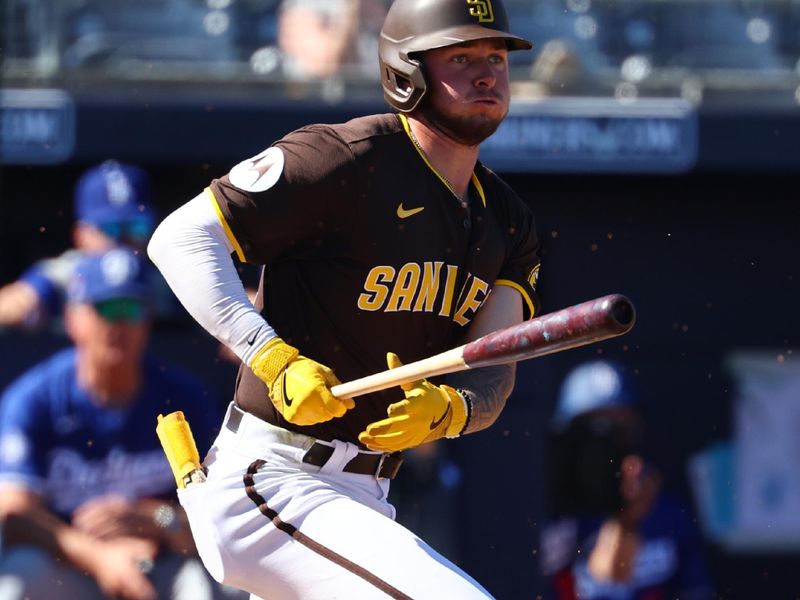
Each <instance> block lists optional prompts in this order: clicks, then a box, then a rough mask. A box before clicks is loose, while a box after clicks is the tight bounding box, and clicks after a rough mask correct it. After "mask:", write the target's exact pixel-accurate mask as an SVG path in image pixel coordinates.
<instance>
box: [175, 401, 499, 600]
mask: <svg viewBox="0 0 800 600" xmlns="http://www.w3.org/2000/svg"><path fill="white" fill-rule="evenodd" d="M238 410H239V409H238V408H236V407H235V406H233V404H231V406H229V408H228V414H227V415H226V417H225V418H226V424H227V423H228V422H230V420H231V414H232V411H238ZM239 417H241V419H240V418H239ZM236 421H237V424H238V426H237V427H236V428H235V429H236V430H235V431H234V430H233V428H229V427H228V426H227V425H223V427H222V430H221V432H220V434H219V437H218V438H217V440H216V442H215V443H214V445H213V446H212V448H211V450H210V451H209V453H208V456H207V457H206V460H205V465H206V467H207V468H208V480H207V481H206V482H205V483H200V484H195V485H192V486H190V487H188V488H186V489H183V490H179V497H180V501H181V504H182V505H183V507H184V509H185V510H186V513H187V515H188V516H189V521H190V524H191V528H192V533H193V535H194V539H195V542H196V544H197V548H198V551H199V553H200V556H201V558H202V560H203V563H204V564H205V566H206V568H207V569H208V570H209V572H210V573H211V575H212V576H213V577H214V578H215V579H216V580H217V581H220V582H224V583H226V584H228V585H230V586H233V587H237V588H240V589H242V590H246V591H248V592H250V593H251V594H252V595H253V596H256V597H260V598H263V599H265V600H333V599H340V600H364V599H385V598H402V599H409V598H413V599H414V600H427V599H430V600H442V599H444V598H458V599H459V600H473V599H480V600H486V599H487V598H491V596H490V595H489V593H488V592H487V591H486V590H484V589H483V588H482V587H481V586H480V585H479V584H478V583H477V582H476V581H474V580H473V579H472V578H471V577H469V575H467V574H466V573H464V572H463V571H462V570H461V569H459V568H458V567H457V566H455V565H454V564H453V563H451V562H450V561H448V560H447V559H446V558H444V557H443V556H441V555H440V554H438V553H437V552H436V551H435V550H433V549H432V548H431V547H430V546H428V545H427V544H426V543H425V542H424V541H422V540H421V539H420V538H418V537H417V536H416V535H414V534H413V533H412V532H411V531H409V530H408V529H406V528H405V527H403V526H401V525H399V524H398V523H396V522H395V521H394V520H393V519H394V508H393V507H392V505H391V504H389V503H388V502H387V499H386V496H387V493H388V491H389V481H388V480H385V479H380V480H379V479H376V478H375V477H374V476H372V475H359V474H353V473H346V472H343V471H342V468H343V466H344V465H345V464H347V462H348V461H349V460H350V458H352V457H353V456H354V455H355V454H356V453H357V452H358V448H357V447H356V446H355V445H354V444H350V443H346V442H340V441H336V442H332V443H331V444H330V445H332V446H333V447H334V452H333V454H332V455H331V458H330V459H329V460H328V461H327V463H326V464H325V465H323V466H322V467H315V466H312V465H309V464H306V463H303V462H302V457H303V454H304V453H305V451H306V450H307V449H308V448H310V447H311V445H312V444H313V443H314V442H315V441H316V440H314V439H313V438H310V437H308V436H305V435H301V434H297V433H293V432H289V431H287V430H285V429H281V428H278V427H275V426H272V425H270V424H268V423H265V422H264V421H262V420H260V419H258V418H257V417H254V416H252V415H249V414H247V413H245V414H244V415H237V419H236ZM400 476H401V477H402V475H400Z"/></svg>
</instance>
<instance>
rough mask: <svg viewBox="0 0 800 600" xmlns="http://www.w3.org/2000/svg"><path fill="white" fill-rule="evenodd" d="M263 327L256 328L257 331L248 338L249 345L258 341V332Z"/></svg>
mask: <svg viewBox="0 0 800 600" xmlns="http://www.w3.org/2000/svg"><path fill="white" fill-rule="evenodd" d="M261 327H264V326H263V325H262V326H261ZM261 327H259V328H258V329H256V332H255V333H254V334H253V335H251V336H250V337H249V338H248V340H247V345H248V346H252V345H253V344H255V343H256V336H257V335H258V332H259V331H261Z"/></svg>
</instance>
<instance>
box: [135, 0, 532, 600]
mask: <svg viewBox="0 0 800 600" xmlns="http://www.w3.org/2000/svg"><path fill="white" fill-rule="evenodd" d="M379 46H380V49H379V65H380V72H381V78H382V83H383V91H384V97H385V98H386V100H387V101H388V103H389V104H390V105H391V106H392V108H394V109H395V110H396V111H398V112H395V113H387V114H375V115H367V116H364V117H360V118H357V119H353V120H352V121H350V122H347V123H339V124H315V125H309V126H307V127H302V128H300V129H298V130H296V131H293V132H291V133H289V134H288V135H286V136H284V137H283V138H282V139H280V140H278V141H277V142H275V143H274V144H272V145H271V146H270V147H268V148H266V149H265V150H264V151H263V152H261V153H259V154H258V155H256V156H254V157H252V158H250V159H246V160H243V161H242V162H240V163H239V164H238V165H236V166H234V167H233V169H231V171H230V172H229V173H228V174H227V175H223V176H222V177H220V178H219V179H215V180H213V181H212V182H211V183H210V185H209V187H208V188H207V189H206V190H205V191H203V192H202V193H200V194H199V195H197V196H196V197H195V198H194V199H193V200H190V201H189V202H187V203H186V204H184V205H183V206H181V207H180V208H178V209H177V210H176V211H175V212H173V213H172V214H171V215H170V216H168V217H167V218H166V219H165V220H164V221H163V222H162V223H161V224H160V225H159V226H158V228H157V229H156V232H155V233H154V235H153V239H152V240H151V242H150V244H149V246H148V252H149V254H150V256H151V258H152V259H153V261H154V262H155V263H156V265H157V266H158V267H159V268H160V269H161V271H162V273H163V274H164V276H165V279H166V280H167V281H168V282H169V284H170V286H171V287H172V289H173V291H174V292H175V294H176V296H177V297H178V298H179V299H180V300H181V302H182V303H183V304H184V305H185V306H186V308H187V309H188V311H189V312H190V313H191V314H192V316H193V317H194V318H195V319H196V320H197V321H198V322H199V323H200V324H201V325H203V327H205V328H206V330H208V331H209V333H211V334H212V335H214V336H216V337H217V338H218V339H219V340H220V341H221V342H223V343H224V344H226V345H227V346H228V347H230V348H231V350H233V351H234V352H235V354H236V355H237V356H238V357H239V358H240V359H241V361H242V367H241V368H240V370H239V377H238V379H237V383H236V391H235V403H234V404H232V405H231V406H230V407H229V410H228V415H227V417H226V420H225V423H224V426H223V428H222V430H221V432H220V436H219V437H218V438H217V440H216V442H215V444H214V446H213V447H212V450H211V451H210V452H209V455H208V456H207V457H206V459H205V466H206V467H207V469H208V478H207V480H206V481H205V482H204V483H201V484H197V485H193V486H191V487H187V488H185V489H181V490H179V496H180V499H181V503H182V505H183V506H184V508H185V509H186V511H187V515H188V516H189V519H190V523H191V526H192V533H193V534H194V536H195V541H196V542H197V546H198V551H199V552H200V555H201V556H202V557H203V562H204V564H205V565H206V566H207V567H208V568H209V570H210V571H211V573H212V574H213V575H214V576H215V578H218V579H219V580H221V581H225V582H228V583H230V584H231V585H233V586H235V587H240V588H242V589H245V590H247V591H249V592H251V593H252V594H254V595H256V596H259V597H262V598H269V599H270V600H282V599H287V600H288V599H292V600H293V599H296V598H303V599H304V600H329V599H330V598H347V599H348V600H359V599H372V598H386V597H391V598H415V599H416V600H419V599H423V598H436V599H439V598H459V600H468V599H470V600H474V599H477V598H480V599H485V598H488V597H491V596H490V594H489V592H488V591H487V590H485V589H484V588H483V587H482V586H481V585H480V584H479V583H477V582H476V581H474V580H473V579H472V578H471V577H470V576H469V575H467V574H466V573H464V572H463V571H462V570H461V569H459V568H458V567H457V566H456V565H454V564H453V563H452V562H450V561H448V560H447V559H446V558H444V557H443V556H442V555H441V554H439V553H438V552H437V551H436V550H434V549H433V548H431V547H430V546H429V545H428V544H426V543H425V542H424V541H422V540H420V539H419V538H418V537H416V536H415V535H414V534H413V533H412V532H410V531H408V530H407V529H405V528H404V527H402V526H400V525H399V524H397V523H396V522H395V521H394V520H393V519H394V516H395V511H394V508H393V507H392V505H391V504H390V503H389V502H388V501H387V494H388V491H389V483H390V480H391V479H393V478H394V477H395V475H397V473H398V468H399V466H400V462H401V461H402V457H401V454H400V453H401V452H402V451H404V450H407V449H409V448H413V447H416V446H419V445H421V444H424V443H428V442H431V441H433V440H437V439H442V438H456V437H459V436H461V435H465V434H471V433H474V432H477V431H480V430H482V429H485V428H487V427H489V426H490V425H491V424H492V423H494V421H495V420H496V419H497V417H498V415H499V414H500V412H501V411H502V410H503V407H504V405H505V402H506V399H507V398H508V396H509V394H510V392H511V389H512V388H513V385H514V375H515V369H514V365H513V364H508V365H499V366H496V367H489V368H487V369H476V370H473V371H470V372H464V373H458V374H453V375H451V376H448V377H444V378H432V379H431V381H427V380H424V381H417V382H414V383H410V384H408V385H406V386H405V387H404V389H399V388H393V389H389V390H384V391H381V392H375V393H372V394H368V395H365V396H362V397H359V398H356V399H355V400H354V399H352V398H339V397H334V396H333V394H332V393H331V387H332V386H334V385H335V384H336V383H337V382H338V381H340V380H341V381H346V380H350V379H355V378H357V377H361V376H366V375H369V374H372V373H375V372H378V371H382V370H385V368H386V366H387V362H388V366H389V367H391V368H394V367H396V366H398V365H399V364H400V358H402V359H403V360H405V361H413V360H417V359H420V358H423V357H426V356H430V355H433V354H437V353H439V352H442V351H444V350H447V349H450V348H452V347H454V346H457V345H459V344H461V343H464V342H465V341H469V340H472V339H476V338H478V337H480V336H482V335H484V334H486V333H489V332H491V331H493V330H495V329H498V328H501V327H504V326H508V325H512V324H516V323H519V322H520V321H522V320H523V319H526V318H530V317H531V316H532V315H533V314H535V313H536V312H537V311H538V299H537V295H536V292H535V290H534V286H535V283H536V276H537V273H538V264H539V259H538V240H537V236H536V232H535V226H534V218H533V213H532V211H531V209H530V207H529V206H528V205H527V204H526V203H525V202H523V200H522V199H521V198H519V197H518V196H517V194H515V193H514V192H513V191H512V190H511V188H510V187H509V186H508V185H507V184H506V183H505V182H504V181H503V180H502V179H501V178H500V177H498V176H497V175H496V174H495V173H493V172H492V171H491V170H490V169H488V168H487V167H485V166H484V165H483V164H481V163H480V161H479V160H478V155H479V150H480V144H481V142H483V140H484V139H486V138H487V137H488V136H490V135H491V134H492V133H493V132H494V131H495V130H496V129H497V127H498V126H499V125H500V123H501V122H502V121H503V119H504V118H505V117H506V115H507V114H508V108H509V103H510V85H509V73H508V55H509V52H511V51H515V50H525V49H529V48H530V47H531V44H530V42H528V41H527V40H524V39H522V38H520V37H517V36H515V35H513V34H512V33H511V32H510V31H509V23H508V18H507V15H506V12H505V9H504V7H503V4H502V2H501V1H500V0H436V1H431V0H395V2H394V3H393V4H392V6H391V8H390V9H389V12H388V14H387V16H386V19H385V21H384V25H383V29H382V31H381V35H380V40H379ZM398 113H399V114H398ZM270 142H271V140H270V141H269V142H267V143H270ZM233 252H236V253H237V254H238V256H239V257H240V259H242V260H243V261H245V262H248V263H251V264H257V265H264V267H265V268H264V270H263V274H262V277H261V282H260V288H259V292H258V295H257V298H256V301H255V306H254V305H253V304H252V303H250V302H249V300H248V299H247V296H246V294H245V292H244V288H243V286H242V282H241V281H240V279H239V277H238V275H237V272H236V269H235V266H234V262H233V260H232V258H231V254H232V253H233ZM398 357H400V358H398ZM399 476H400V477H402V471H401V472H400V475H399Z"/></svg>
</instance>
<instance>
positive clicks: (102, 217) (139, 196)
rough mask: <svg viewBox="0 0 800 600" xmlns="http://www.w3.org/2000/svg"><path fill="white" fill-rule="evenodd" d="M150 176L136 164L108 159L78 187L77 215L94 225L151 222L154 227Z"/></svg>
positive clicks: (82, 179)
mask: <svg viewBox="0 0 800 600" xmlns="http://www.w3.org/2000/svg"><path fill="white" fill-rule="evenodd" d="M150 203H151V198H150V178H149V177H148V175H147V173H146V172H145V171H144V170H143V169H141V168H139V167H136V166H133V165H127V164H124V163H120V162H117V161H115V160H107V161H105V162H103V163H102V164H100V165H98V166H96V167H92V168H91V169H89V170H88V171H86V172H85V173H84V174H83V175H82V176H81V178H80V179H79V180H78V183H77V184H76V186H75V218H76V219H77V220H78V221H83V222H85V223H90V224H92V225H98V226H100V225H103V224H107V223H121V222H133V221H140V222H147V223H149V224H150V227H151V228H152V224H153V221H154V219H153V211H152V208H151V204H150Z"/></svg>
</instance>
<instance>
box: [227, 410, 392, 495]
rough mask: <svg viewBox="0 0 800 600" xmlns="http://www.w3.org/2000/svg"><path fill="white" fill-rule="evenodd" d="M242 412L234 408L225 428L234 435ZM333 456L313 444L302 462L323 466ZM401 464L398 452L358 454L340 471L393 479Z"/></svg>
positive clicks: (326, 447) (330, 451) (323, 446)
mask: <svg viewBox="0 0 800 600" xmlns="http://www.w3.org/2000/svg"><path fill="white" fill-rule="evenodd" d="M243 413H244V411H242V409H241V408H239V407H238V406H237V407H234V410H232V411H231V413H230V415H229V417H228V420H227V421H226V423H225V426H226V427H227V428H228V429H229V430H230V431H232V432H233V433H236V431H238V429H239V424H240V423H241V420H242V415H243ZM332 455H333V446H326V445H325V444H322V443H320V442H314V445H313V446H311V448H309V450H308V452H306V453H305V454H304V455H303V462H304V463H307V464H309V465H314V466H316V467H321V466H323V465H324V464H325V463H326V462H328V460H329V459H330V457H331V456H332ZM402 464H403V457H402V455H401V454H400V453H399V452H392V453H391V454H369V453H367V452H359V453H358V454H356V455H355V456H354V457H353V458H352V459H350V461H349V462H348V463H347V464H346V465H345V466H344V468H343V469H342V471H344V472H345V473H356V474H359V475H374V476H375V477H377V478H378V479H394V478H395V477H397V472H398V471H399V470H400V465H402Z"/></svg>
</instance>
